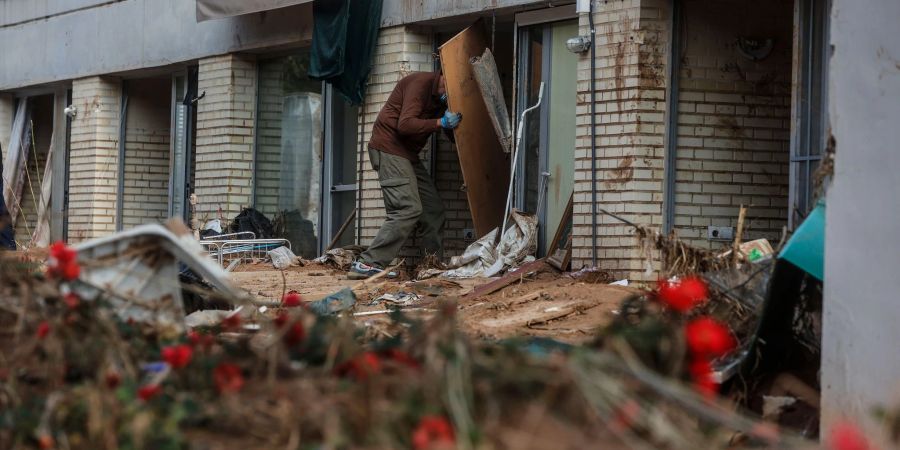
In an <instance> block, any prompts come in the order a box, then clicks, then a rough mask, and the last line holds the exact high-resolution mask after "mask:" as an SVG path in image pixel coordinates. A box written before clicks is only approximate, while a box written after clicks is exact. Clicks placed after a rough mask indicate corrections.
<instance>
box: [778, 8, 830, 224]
mask: <svg viewBox="0 0 900 450" xmlns="http://www.w3.org/2000/svg"><path fill="white" fill-rule="evenodd" d="M830 10H831V1H830V0H795V1H794V30H795V33H796V35H795V37H794V48H793V51H794V54H796V55H798V57H797V58H795V64H794V67H793V86H794V88H793V90H792V93H791V142H790V162H789V163H788V164H789V165H790V169H789V190H788V217H787V220H788V229H794V228H795V227H796V226H797V225H799V223H800V222H802V219H803V218H804V217H805V215H806V214H808V213H809V211H810V210H811V209H812V208H813V207H814V206H815V205H814V204H813V200H814V199H813V195H814V192H812V186H813V180H812V176H813V174H814V171H813V170H812V165H813V164H814V163H815V161H821V160H822V157H823V156H824V153H825V147H826V145H827V142H828V134H829V123H828V120H829V119H828V95H827V94H828V60H829V58H830V52H829V51H828V46H829V43H828V35H829V29H830V14H829V11H830ZM817 41H818V42H817ZM817 75H818V76H820V77H821V78H820V79H819V80H818V83H819V85H818V86H815V85H814V84H815V81H814V79H815V78H816V76H817ZM814 90H815V91H817V92H816V93H815V94H816V95H817V96H818V98H819V101H820V104H819V105H818V106H819V111H818V112H815V111H813V106H812V104H811V102H810V97H811V96H813V91H814ZM814 122H818V123H816V125H817V126H818V129H817V130H814V129H813V125H814ZM801 175H803V176H802V177H801ZM801 180H803V183H801Z"/></svg>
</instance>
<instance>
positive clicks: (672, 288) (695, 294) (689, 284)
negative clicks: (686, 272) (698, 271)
mask: <svg viewBox="0 0 900 450" xmlns="http://www.w3.org/2000/svg"><path fill="white" fill-rule="evenodd" d="M708 297H709V289H707V287H706V282H704V281H703V280H701V279H700V278H698V277H685V278H683V279H682V280H681V281H678V282H674V283H670V282H669V281H667V280H660V281H659V298H660V300H662V302H663V303H665V304H666V305H667V306H668V307H669V308H672V309H674V310H675V311H678V312H682V313H683V312H687V311H690V310H691V309H692V308H693V307H695V306H697V305H699V304H700V303H703V302H704V301H706V299H707V298H708Z"/></svg>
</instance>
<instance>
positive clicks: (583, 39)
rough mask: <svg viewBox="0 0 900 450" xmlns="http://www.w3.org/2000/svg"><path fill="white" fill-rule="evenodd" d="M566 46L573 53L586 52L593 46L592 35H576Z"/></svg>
mask: <svg viewBox="0 0 900 450" xmlns="http://www.w3.org/2000/svg"><path fill="white" fill-rule="evenodd" d="M566 48H567V49H569V51H570V52H572V53H584V52H586V51H588V49H590V48H591V38H590V36H575V37H573V38H569V39H568V40H567V41H566Z"/></svg>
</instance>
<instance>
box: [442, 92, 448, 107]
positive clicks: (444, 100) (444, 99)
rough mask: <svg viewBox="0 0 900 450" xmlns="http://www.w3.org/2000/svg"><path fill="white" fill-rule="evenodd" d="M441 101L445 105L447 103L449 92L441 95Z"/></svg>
mask: <svg viewBox="0 0 900 450" xmlns="http://www.w3.org/2000/svg"><path fill="white" fill-rule="evenodd" d="M441 103H442V104H444V105H446V104H447V94H442V95H441Z"/></svg>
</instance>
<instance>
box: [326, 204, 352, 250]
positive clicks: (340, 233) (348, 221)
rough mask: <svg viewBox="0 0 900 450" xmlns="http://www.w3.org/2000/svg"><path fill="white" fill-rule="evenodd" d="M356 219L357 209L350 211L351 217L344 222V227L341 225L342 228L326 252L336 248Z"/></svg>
mask: <svg viewBox="0 0 900 450" xmlns="http://www.w3.org/2000/svg"><path fill="white" fill-rule="evenodd" d="M355 217H356V208H353V211H350V215H348V216H347V219H346V220H344V223H343V225H341V228H340V229H339V230H338V231H337V233H335V234H334V238H332V239H331V243H329V244H328V247H326V248H325V251H328V250H331V249H333V248H334V246H335V245H336V244H337V243H338V240H340V239H341V236H343V235H344V231H347V227H349V226H350V222H352V221H353V219H354V218H355Z"/></svg>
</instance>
